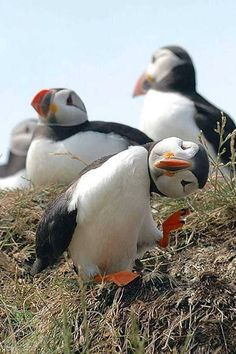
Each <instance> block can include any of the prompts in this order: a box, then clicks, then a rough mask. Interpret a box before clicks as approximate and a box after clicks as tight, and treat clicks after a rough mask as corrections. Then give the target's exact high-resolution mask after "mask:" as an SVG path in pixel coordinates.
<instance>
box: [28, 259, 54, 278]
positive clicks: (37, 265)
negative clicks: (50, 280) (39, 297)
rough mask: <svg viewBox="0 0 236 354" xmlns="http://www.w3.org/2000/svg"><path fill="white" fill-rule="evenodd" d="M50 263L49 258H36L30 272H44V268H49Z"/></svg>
mask: <svg viewBox="0 0 236 354" xmlns="http://www.w3.org/2000/svg"><path fill="white" fill-rule="evenodd" d="M48 265H49V260H48V258H36V260H35V261H34V264H33V265H32V268H31V270H30V274H31V275H33V276H34V275H36V274H37V273H40V272H42V270H44V269H45V268H47V266H48Z"/></svg>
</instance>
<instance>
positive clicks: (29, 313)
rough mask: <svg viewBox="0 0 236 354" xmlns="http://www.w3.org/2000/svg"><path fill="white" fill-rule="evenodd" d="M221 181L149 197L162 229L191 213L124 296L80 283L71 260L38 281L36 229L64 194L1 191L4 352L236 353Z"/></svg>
mask: <svg viewBox="0 0 236 354" xmlns="http://www.w3.org/2000/svg"><path fill="white" fill-rule="evenodd" d="M219 131H220V130H219ZM223 142H224V139H223V137H222V144H223ZM220 167H221V166H220V162H219V161H218V162H217V168H220ZM233 168H234V165H233ZM216 175H217V177H216V178H210V181H209V183H208V184H207V186H206V187H205V189H204V190H203V191H200V192H198V193H196V194H194V195H191V196H190V197H189V198H186V199H184V200H171V199H163V198H159V197H154V198H153V200H152V206H153V216H154V218H155V220H156V222H157V224H160V223H161V222H162V221H163V220H164V219H165V218H166V217H167V216H168V215H169V214H171V213H172V212H173V211H175V210H177V209H179V208H182V207H186V206H189V207H190V208H191V209H192V210H193V212H192V214H191V215H190V216H189V217H188V219H187V223H186V225H185V227H184V229H183V230H181V231H180V232H178V233H175V234H173V235H172V238H171V244H170V247H169V248H168V249H167V250H161V249H158V248H155V249H153V250H152V251H151V252H149V253H147V254H146V255H145V257H144V259H143V264H144V271H143V275H142V277H140V278H138V279H136V280H135V281H134V282H132V283H131V284H129V285H128V286H126V287H124V288H117V287H116V286H115V285H112V284H100V285H97V284H94V283H93V282H87V283H84V282H82V281H81V279H79V278H78V277H77V276H76V274H75V273H74V271H73V269H72V264H71V261H70V260H69V259H68V258H67V257H65V258H63V259H62V260H61V261H60V264H59V265H57V266H55V267H53V269H48V270H46V271H45V272H43V273H41V274H40V275H38V276H36V277H35V278H34V279H32V277H31V276H30V275H29V268H30V263H31V261H32V257H33V255H34V242H35V240H34V239H35V230H36V227H37V223H38V221H39V219H40V217H41V215H42V213H43V211H44V209H45V207H46V205H47V204H48V202H49V201H51V200H53V199H54V197H55V196H56V195H57V194H58V193H59V192H60V191H61V190H62V188H63V187H60V186H57V187H55V186H54V187H48V188H46V189H43V190H34V191H33V190H28V191H15V192H0V203H1V208H0V353H6V354H8V353H14V354H29V353H30V354H31V353H32V354H36V353H37V354H51V353H65V354H69V353H74V354H76V353H94V354H95V353H99V354H100V353H104V354H108V353H128V354H131V353H137V354H142V353H147V354H152V353H153V354H154V353H155V354H156V353H161V354H162V353H163V354H165V353H174V354H188V353H189V354H192V353H194V354H205V353H212V354H221V353H235V352H236V349H235V348H236V337H235V333H236V280H235V279H236V213H235V205H236V186H235V178H234V179H227V178H222V177H221V172H220V173H216Z"/></svg>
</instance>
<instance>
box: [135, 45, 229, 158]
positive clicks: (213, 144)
mask: <svg viewBox="0 0 236 354" xmlns="http://www.w3.org/2000/svg"><path fill="white" fill-rule="evenodd" d="M139 95H145V99H144V105H143V109H142V113H141V124H140V129H141V130H142V131H143V132H145V133H146V134H148V135H149V136H150V137H151V138H152V139H154V140H158V139H163V138H167V137H170V136H173V135H174V136H178V137H180V138H181V139H187V140H191V141H194V142H198V141H199V134H200V131H202V132H203V136H204V140H205V141H206V145H207V150H208V151H209V154H210V155H211V156H212V157H213V158H214V159H215V158H216V155H217V153H218V150H219V144H220V135H219V134H218V133H217V132H216V131H215V129H216V128H217V123H218V122H219V123H220V124H221V123H222V114H221V111H222V110H220V109H218V108H217V107H216V106H214V105H213V104H212V103H210V102H208V101H207V100H206V99H205V98H204V97H202V96H201V95H200V94H199V93H198V92H197V91H196V75H195V69H194V65H193V62H192V59H191V57H190V56H189V54H188V53H187V52H186V51H185V50H184V49H183V48H181V47H178V46H166V47H163V48H160V49H158V50H157V51H156V52H155V53H154V54H153V56H152V58H151V62H150V63H149V65H148V67H147V69H146V71H145V72H144V74H142V75H141V77H140V79H139V80H138V82H137V84H136V86H135V89H134V92H133V96H134V97H136V96H139ZM223 115H224V116H225V117H226V124H225V127H224V134H223V138H224V139H225V138H226V137H227V136H228V134H231V133H232V132H233V131H234V130H235V129H236V126H235V123H234V122H233V120H232V119H231V118H230V117H229V115H228V114H226V113H223ZM224 149H225V151H224V153H223V154H222V155H221V160H222V162H223V163H224V164H226V163H228V162H229V161H230V159H231V155H232V151H231V148H230V140H228V141H226V142H225V143H224V144H223V146H222V148H221V151H222V152H223V150H224Z"/></svg>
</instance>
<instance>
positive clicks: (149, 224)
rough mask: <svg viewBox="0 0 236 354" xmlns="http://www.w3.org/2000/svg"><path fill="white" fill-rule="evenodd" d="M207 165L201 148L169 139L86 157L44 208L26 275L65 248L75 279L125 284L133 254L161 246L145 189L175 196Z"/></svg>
mask: <svg viewBox="0 0 236 354" xmlns="http://www.w3.org/2000/svg"><path fill="white" fill-rule="evenodd" d="M208 170H209V161H208V157H207V153H206V151H205V149H204V148H203V147H202V146H201V145H199V144H196V143H194V142H190V141H183V140H182V139H179V138H175V137H171V138H168V139H164V140H162V141H159V142H153V143H148V144H145V145H143V146H131V147H129V148H128V149H126V150H125V151H122V152H120V153H117V154H115V155H113V156H107V157H103V158H102V159H100V160H97V161H95V162H93V163H92V164H91V165H89V166H88V167H86V168H85V169H84V170H83V171H82V172H81V173H80V175H79V177H78V179H77V180H76V181H75V182H74V183H73V184H72V185H70V186H69V188H67V190H66V191H64V192H63V193H62V194H61V195H59V196H58V197H57V199H56V200H55V201H54V202H53V203H52V204H51V205H49V207H48V208H47V209H46V211H45V213H44V215H43V217H42V219H41V221H40V222H39V225H38V228H37V232H36V256H37V258H36V260H35V262H34V264H33V266H32V269H31V274H32V275H35V274H37V273H39V272H41V271H42V270H44V269H45V268H46V267H47V266H48V265H52V264H54V263H56V261H57V260H58V258H59V257H60V256H61V255H62V253H63V252H64V251H65V250H68V252H69V255H70V257H71V258H72V260H73V264H74V267H75V269H76V270H77V272H78V273H79V275H80V276H81V277H82V278H85V279H86V278H94V279H95V280H96V281H101V280H104V281H113V282H114V283H116V284H117V285H126V284H127V283H129V282H130V281H132V280H134V279H135V278H136V277H137V276H138V274H137V273H134V272H132V269H133V266H134V262H135V260H136V259H137V258H141V257H142V256H143V254H144V252H145V251H146V250H148V249H150V248H152V247H155V246H156V245H159V244H160V245H162V239H163V234H162V231H161V230H159V229H158V228H157V226H156V223H155V222H154V220H153V217H152V213H151V206H150V193H157V194H159V195H160V196H165V197H169V198H183V197H185V196H187V195H189V194H190V193H192V192H194V191H196V190H197V189H199V188H203V187H204V185H205V183H206V181H207V176H208ZM166 227H167V228H168V225H166ZM170 230H171V225H169V231H170ZM163 232H164V230H163Z"/></svg>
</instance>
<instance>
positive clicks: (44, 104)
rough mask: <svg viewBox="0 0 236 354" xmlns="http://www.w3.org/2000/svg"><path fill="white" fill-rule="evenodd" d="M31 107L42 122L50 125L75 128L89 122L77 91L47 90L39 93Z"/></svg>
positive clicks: (63, 89)
mask: <svg viewBox="0 0 236 354" xmlns="http://www.w3.org/2000/svg"><path fill="white" fill-rule="evenodd" d="M31 105H32V106H33V107H34V109H35V110H36V111H37V112H38V114H39V117H40V119H41V121H42V122H43V123H45V124H48V125H60V126H73V125H78V124H82V123H84V122H86V121H87V119H88V117H87V111H86V108H85V105H84V103H83V101H82V100H81V98H80V97H79V96H78V95H77V94H76V92H75V91H72V90H69V89H65V88H53V89H49V90H48V89H45V90H41V91H40V92H38V93H37V94H36V95H35V97H34V98H33V100H32V102H31Z"/></svg>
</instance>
